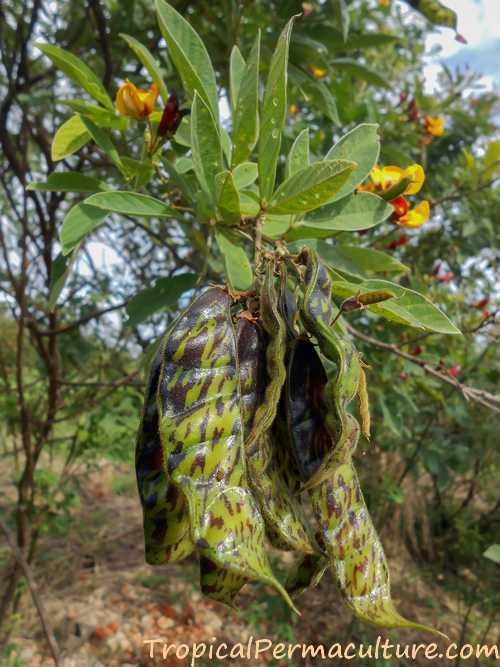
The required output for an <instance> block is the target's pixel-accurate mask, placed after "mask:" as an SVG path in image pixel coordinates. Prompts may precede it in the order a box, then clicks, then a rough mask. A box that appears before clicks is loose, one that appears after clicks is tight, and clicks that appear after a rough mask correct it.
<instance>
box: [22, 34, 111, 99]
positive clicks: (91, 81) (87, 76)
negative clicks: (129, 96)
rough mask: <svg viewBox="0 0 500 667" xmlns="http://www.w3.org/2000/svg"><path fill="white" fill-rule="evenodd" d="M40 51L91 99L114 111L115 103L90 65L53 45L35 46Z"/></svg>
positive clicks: (38, 43) (37, 44)
mask: <svg viewBox="0 0 500 667" xmlns="http://www.w3.org/2000/svg"><path fill="white" fill-rule="evenodd" d="M35 46H37V47H38V48H39V49H40V51H42V52H43V53H44V54H45V55H46V56H48V57H49V58H50V59H51V60H52V62H53V63H54V65H55V66H56V67H57V68H59V69H60V70H61V71H63V72H64V74H66V76H69V78H70V79H73V81H75V83H77V84H78V85H79V86H81V87H82V88H83V89H84V90H86V91H87V92H88V93H89V95H91V97H93V98H94V99H95V100H97V101H98V102H100V103H101V104H102V105H103V106H105V107H106V108H107V109H109V110H110V111H114V106H113V102H112V101H111V98H110V97H109V95H108V93H107V92H106V90H105V88H104V86H103V85H102V83H101V81H100V79H99V78H98V77H97V76H96V74H94V72H93V71H92V70H91V69H90V67H89V66H88V65H86V64H85V63H84V62H83V60H80V58H77V57H76V56H74V55H73V54H72V53H69V51H65V50H64V49H61V48H59V47H58V46H54V45H52V44H41V43H40V42H37V43H36V44H35Z"/></svg>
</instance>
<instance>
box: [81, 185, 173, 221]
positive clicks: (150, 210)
mask: <svg viewBox="0 0 500 667" xmlns="http://www.w3.org/2000/svg"><path fill="white" fill-rule="evenodd" d="M84 203H85V204H87V205H88V206H92V207H93V208H94V207H95V208H99V209H103V210H105V211H107V212H110V213H121V214H122V215H138V216H143V217H155V218H172V217H174V218H175V217H178V216H179V212H178V211H176V209H175V208H171V207H170V206H167V205H166V204H164V203H163V202H162V201H160V200H159V199H155V198H154V197H150V196H149V195H142V194H139V193H137V192H128V191H126V190H115V191H114V192H98V193H97V194H95V195H91V196H90V197H87V199H86V200H85V202H84Z"/></svg>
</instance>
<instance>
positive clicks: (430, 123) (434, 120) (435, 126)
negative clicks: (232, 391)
mask: <svg viewBox="0 0 500 667" xmlns="http://www.w3.org/2000/svg"><path fill="white" fill-rule="evenodd" d="M424 124H425V129H426V130H427V132H428V133H429V134H431V135H432V136H433V137H442V136H443V134H444V118H443V117H442V116H426V117H425V118H424Z"/></svg>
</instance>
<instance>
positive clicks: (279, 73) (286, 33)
mask: <svg viewBox="0 0 500 667" xmlns="http://www.w3.org/2000/svg"><path fill="white" fill-rule="evenodd" d="M294 20H295V17H292V18H291V19H290V20H289V21H288V23H287V24H286V26H285V28H284V30H283V32H282V33H281V35H280V37H279V39H278V43H277V45H276V49H275V51H274V53H273V55H272V58H271V64H270V66H269V73H268V75H267V82H266V88H265V91H264V102H263V105H262V115H261V119H262V124H261V128H260V137H259V159H258V163H259V187H260V196H261V199H262V200H263V201H264V202H267V201H269V199H270V198H271V195H272V193H273V190H274V184H275V182H276V168H277V166H278V160H279V155H280V147H281V132H282V130H283V127H284V125H285V118H286V105H287V101H286V100H287V98H286V89H287V67H288V51H289V46H290V35H291V32H292V27H293V22H294Z"/></svg>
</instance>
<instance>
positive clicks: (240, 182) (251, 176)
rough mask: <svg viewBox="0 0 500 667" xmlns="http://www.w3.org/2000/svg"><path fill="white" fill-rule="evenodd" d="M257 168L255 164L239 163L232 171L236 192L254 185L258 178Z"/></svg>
mask: <svg viewBox="0 0 500 667" xmlns="http://www.w3.org/2000/svg"><path fill="white" fill-rule="evenodd" d="M258 173H259V172H258V168H257V165H256V164H255V162H241V164H239V165H238V166H237V167H235V168H234V169H233V178H234V182H235V185H236V187H237V188H238V190H244V189H245V188H247V187H248V186H249V185H252V183H255V181H256V180H257V176H258Z"/></svg>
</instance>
